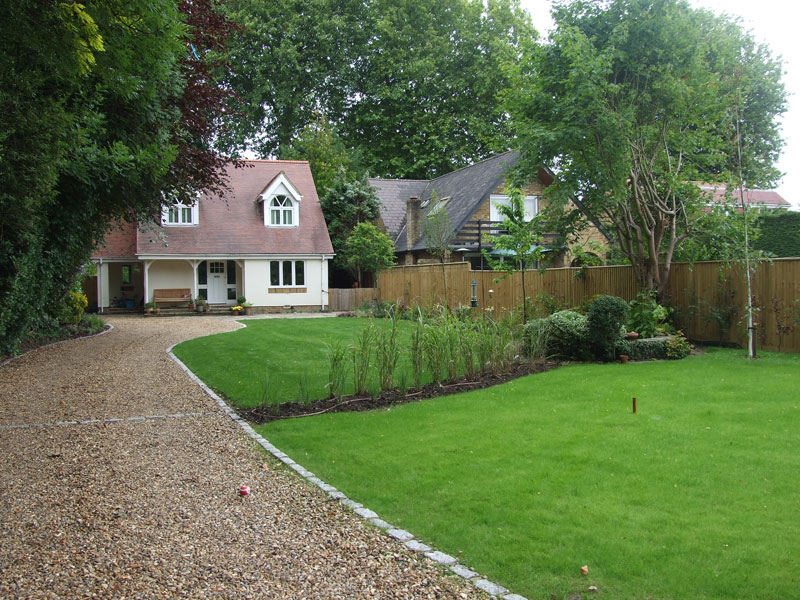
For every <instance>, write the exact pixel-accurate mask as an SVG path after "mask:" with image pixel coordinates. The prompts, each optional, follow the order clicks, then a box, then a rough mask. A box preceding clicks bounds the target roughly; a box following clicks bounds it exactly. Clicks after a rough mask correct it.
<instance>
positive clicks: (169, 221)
mask: <svg viewBox="0 0 800 600" xmlns="http://www.w3.org/2000/svg"><path fill="white" fill-rule="evenodd" d="M198 217H199V215H198V205H197V201H195V203H194V204H184V203H182V202H178V203H175V204H170V205H169V206H165V207H164V208H163V209H162V210H161V225H163V226H164V227H194V226H195V225H198V223H199V218H198Z"/></svg>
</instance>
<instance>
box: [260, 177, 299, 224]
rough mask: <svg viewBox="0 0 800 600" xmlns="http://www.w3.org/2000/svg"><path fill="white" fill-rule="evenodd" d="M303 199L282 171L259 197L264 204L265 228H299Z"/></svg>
mask: <svg viewBox="0 0 800 600" xmlns="http://www.w3.org/2000/svg"><path fill="white" fill-rule="evenodd" d="M302 198H303V197H302V196H301V195H300V193H299V192H298V191H297V188H295V187H294V186H293V185H292V182H291V181H289V178H288V177H286V173H284V172H283V171H281V172H280V173H278V174H277V175H276V176H275V178H274V179H273V180H272V181H270V182H269V183H268V184H267V187H266V188H264V191H263V192H261V193H260V194H259V195H258V202H263V203H264V226H265V227H297V226H298V225H300V200H301V199H302Z"/></svg>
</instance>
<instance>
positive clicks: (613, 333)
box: [586, 296, 628, 360]
mask: <svg viewBox="0 0 800 600" xmlns="http://www.w3.org/2000/svg"><path fill="white" fill-rule="evenodd" d="M627 316H628V303H627V302H625V300H623V299H622V298H618V297H617V296H599V297H598V298H597V299H595V301H594V302H592V305H591V306H590V307H589V311H588V313H587V314H586V318H587V320H588V328H589V341H590V343H591V348H592V353H593V354H594V356H595V357H596V358H598V359H599V360H614V346H615V345H616V343H617V341H619V338H620V330H621V329H622V325H623V324H624V323H625V319H626V318H627Z"/></svg>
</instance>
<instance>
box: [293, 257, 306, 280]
mask: <svg viewBox="0 0 800 600" xmlns="http://www.w3.org/2000/svg"><path fill="white" fill-rule="evenodd" d="M294 284H295V285H305V284H306V269H305V262H303V261H302V260H298V261H296V262H295V263H294Z"/></svg>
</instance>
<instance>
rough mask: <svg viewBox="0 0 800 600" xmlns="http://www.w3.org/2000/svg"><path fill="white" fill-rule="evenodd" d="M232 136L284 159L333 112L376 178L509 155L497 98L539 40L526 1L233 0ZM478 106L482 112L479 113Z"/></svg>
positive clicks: (424, 173)
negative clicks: (528, 46)
mask: <svg viewBox="0 0 800 600" xmlns="http://www.w3.org/2000/svg"><path fill="white" fill-rule="evenodd" d="M225 10H226V11H227V14H228V15H229V16H230V18H231V19H233V20H234V21H235V22H237V23H238V24H239V25H240V26H241V28H240V29H239V30H238V31H237V33H236V34H235V36H234V42H233V44H232V48H231V50H230V52H229V59H230V61H231V62H232V63H233V64H236V65H237V69H236V71H235V72H233V73H230V75H229V77H228V78H227V79H226V85H227V86H229V87H230V89H231V90H233V91H234V92H235V93H236V97H237V101H236V102H235V103H233V105H232V106H233V107H234V108H235V110H237V111H239V112H242V113H243V114H245V115H246V118H245V119H241V120H240V119H233V120H232V122H231V127H230V129H229V131H228V132H227V133H226V134H225V139H227V140H229V141H230V142H231V143H234V144H237V145H238V146H239V147H240V148H243V149H244V148H248V149H250V150H253V151H255V152H256V153H258V154H259V155H260V156H262V157H267V156H274V155H282V154H283V153H284V151H285V149H286V148H287V147H289V146H292V145H293V143H294V140H295V138H296V137H297V136H299V135H300V134H301V132H302V131H303V130H304V128H305V127H307V126H308V125H309V124H310V123H313V122H315V121H316V120H317V119H318V118H319V115H320V114H321V115H323V116H324V118H325V119H327V120H328V121H329V122H330V123H331V124H333V125H334V127H335V128H336V130H337V131H338V133H339V135H340V136H341V139H342V140H344V142H345V143H346V144H347V146H348V147H349V148H352V149H356V150H358V151H360V153H361V154H362V155H363V157H364V166H365V167H366V168H367V169H368V170H369V171H370V173H372V174H373V175H377V176H391V177H418V178H429V177H433V176H437V175H441V174H444V173H446V172H449V171H451V170H453V169H454V168H458V167H462V166H464V165H466V164H468V163H470V162H473V161H475V160H479V159H482V158H485V157H487V156H489V155H491V154H493V153H495V152H498V151H503V150H507V149H508V144H509V141H508V140H509V139H510V130H509V127H508V119H507V115H506V113H505V112H504V111H503V110H502V109H501V107H500V105H499V101H498V99H497V98H496V95H497V92H498V91H499V90H500V89H502V88H504V87H506V86H507V85H508V80H507V78H506V75H505V69H504V67H505V65H507V64H509V63H514V62H515V61H517V60H518V59H519V45H520V43H521V40H523V39H526V38H528V37H531V36H533V35H534V30H533V28H532V26H531V24H530V19H529V17H528V16H527V13H525V12H524V11H522V10H521V9H520V7H519V2H518V0H492V1H491V2H489V3H488V4H484V2H483V1H482V0H446V1H442V0H423V1H420V0H402V1H398V0H369V1H367V2H364V1H362V0H274V1H273V2H268V3H265V2H263V1H261V0H231V1H230V2H228V3H226V9H225ZM476 107H479V108H478V109H476Z"/></svg>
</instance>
